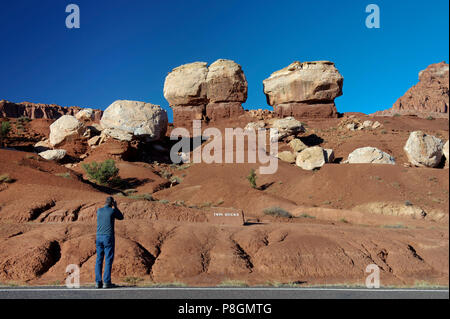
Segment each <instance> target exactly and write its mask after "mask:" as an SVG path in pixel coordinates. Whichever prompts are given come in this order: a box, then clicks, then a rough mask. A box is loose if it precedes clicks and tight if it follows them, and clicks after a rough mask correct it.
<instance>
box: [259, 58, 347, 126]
mask: <svg viewBox="0 0 450 319" xmlns="http://www.w3.org/2000/svg"><path fill="white" fill-rule="evenodd" d="M343 83H344V78H343V77H342V75H341V74H340V73H339V71H338V70H337V69H336V67H335V66H334V63H332V62H329V61H316V62H303V63H301V62H294V63H292V64H290V65H289V66H287V67H286V68H284V69H282V70H279V71H276V72H274V73H272V74H271V75H270V77H269V78H268V79H265V80H264V81H263V85H264V93H265V94H266V97H267V103H268V104H269V105H271V106H273V108H274V111H275V113H276V114H277V115H278V116H279V117H284V116H294V117H296V118H301V117H337V110H336V106H335V104H334V99H335V98H336V97H338V96H341V95H342V86H343Z"/></svg>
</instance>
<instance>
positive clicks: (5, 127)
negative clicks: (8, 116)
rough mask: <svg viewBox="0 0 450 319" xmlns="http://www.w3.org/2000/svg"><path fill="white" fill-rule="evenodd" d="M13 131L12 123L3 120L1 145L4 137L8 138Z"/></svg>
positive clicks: (0, 130)
mask: <svg viewBox="0 0 450 319" xmlns="http://www.w3.org/2000/svg"><path fill="white" fill-rule="evenodd" d="M10 131H11V124H10V123H9V122H2V125H1V127H0V147H1V146H2V144H3V139H4V138H6V137H7V136H8V134H9V132H10Z"/></svg>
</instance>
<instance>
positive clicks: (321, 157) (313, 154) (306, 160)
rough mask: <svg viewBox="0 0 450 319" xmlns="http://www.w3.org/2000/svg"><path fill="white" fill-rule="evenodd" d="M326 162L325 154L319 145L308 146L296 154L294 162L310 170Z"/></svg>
mask: <svg viewBox="0 0 450 319" xmlns="http://www.w3.org/2000/svg"><path fill="white" fill-rule="evenodd" d="M325 162H326V154H325V151H324V149H323V148H321V147H320V146H313V147H309V148H307V149H305V150H303V151H301V152H300V153H298V155H297V159H296V161H295V164H296V165H297V166H299V167H301V168H303V169H305V170H308V171H311V170H313V169H316V168H320V167H322V166H323V165H324V164H325Z"/></svg>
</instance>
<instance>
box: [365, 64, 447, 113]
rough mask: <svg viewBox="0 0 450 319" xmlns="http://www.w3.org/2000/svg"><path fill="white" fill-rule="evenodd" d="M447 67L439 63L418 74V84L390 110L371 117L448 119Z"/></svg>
mask: <svg viewBox="0 0 450 319" xmlns="http://www.w3.org/2000/svg"><path fill="white" fill-rule="evenodd" d="M448 108H449V65H448V63H445V62H441V63H435V64H431V65H430V66H428V67H427V68H426V69H425V70H423V71H420V72H419V83H417V84H416V85H414V86H413V87H411V88H410V89H409V90H408V91H407V92H406V93H405V95H403V96H402V97H401V98H399V99H398V100H397V102H395V104H394V105H393V106H392V108H390V109H387V110H384V111H378V112H375V113H373V114H371V115H373V116H393V115H396V114H399V115H416V116H419V117H428V116H432V117H436V118H442V117H446V118H448V115H449V111H448Z"/></svg>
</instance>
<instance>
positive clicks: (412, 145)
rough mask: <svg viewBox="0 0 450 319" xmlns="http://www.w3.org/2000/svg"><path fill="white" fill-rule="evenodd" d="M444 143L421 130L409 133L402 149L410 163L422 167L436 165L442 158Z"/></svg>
mask: <svg viewBox="0 0 450 319" xmlns="http://www.w3.org/2000/svg"><path fill="white" fill-rule="evenodd" d="M443 149H444V143H443V142H442V140H440V139H439V138H437V137H435V136H432V135H427V134H425V133H424V132H422V131H415V132H411V134H409V138H408V140H407V141H406V144H405V146H404V147H403V150H404V151H405V153H406V156H407V157H408V160H409V162H410V163H411V164H413V165H415V166H422V167H436V166H438V165H439V163H440V162H441V160H442V155H443Z"/></svg>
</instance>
